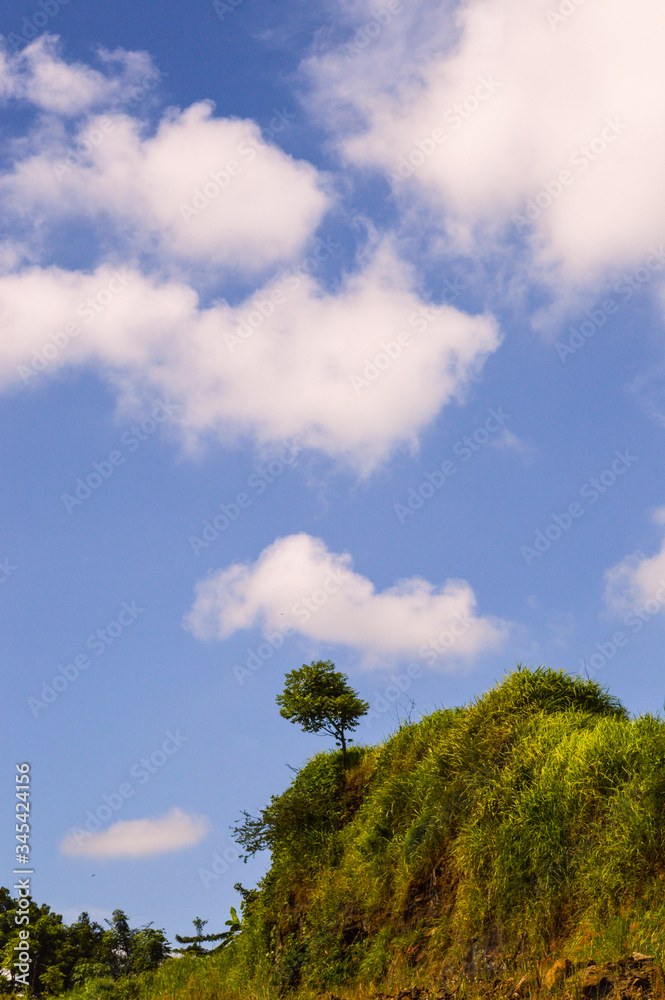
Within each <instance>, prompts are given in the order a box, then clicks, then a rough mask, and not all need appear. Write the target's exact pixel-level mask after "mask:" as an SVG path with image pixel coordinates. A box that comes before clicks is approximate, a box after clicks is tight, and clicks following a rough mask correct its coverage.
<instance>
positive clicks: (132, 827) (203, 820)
mask: <svg viewBox="0 0 665 1000" xmlns="http://www.w3.org/2000/svg"><path fill="white" fill-rule="evenodd" d="M209 832H210V821H209V820H208V818H207V817H206V816H194V815H188V814H187V813H184V812H182V811H181V810H180V809H177V808H175V807H174V808H173V809H171V811H170V812H168V813H166V815H165V816H161V817H159V818H158V819H130V820H123V819H119V820H118V821H117V822H116V823H113V824H112V825H111V826H109V827H108V829H106V830H100V831H99V832H98V833H89V832H88V831H87V830H80V829H77V828H74V829H73V830H70V832H69V833H68V834H67V835H66V837H65V838H64V839H63V841H62V843H61V845H60V849H61V851H62V853H63V854H68V855H69V856H70V857H78V858H98V859H100V860H108V859H111V858H114V859H115V858H148V857H153V856H154V855H156V854H168V853H170V852H171V851H181V850H183V848H185V847H194V846H195V845H196V844H200V843H201V841H202V840H203V839H204V837H206V836H207V835H208V833H209Z"/></svg>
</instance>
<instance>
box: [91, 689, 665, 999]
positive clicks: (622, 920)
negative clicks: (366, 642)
mask: <svg viewBox="0 0 665 1000" xmlns="http://www.w3.org/2000/svg"><path fill="white" fill-rule="evenodd" d="M240 838H241V840H242V841H243V842H244V844H245V847H246V849H247V850H248V851H249V852H252V851H254V850H257V849H259V848H262V847H269V848H270V850H271V852H272V864H271V868H270V871H269V872H268V874H267V875H266V877H265V878H264V879H263V881H262V882H261V884H260V885H259V887H258V889H257V890H256V891H255V892H252V893H247V894H246V899H245V902H244V904H243V931H242V933H241V934H240V935H239V937H238V939H237V940H236V941H234V942H233V943H232V944H231V945H230V946H229V947H228V948H227V949H226V951H225V952H224V953H222V954H220V955H219V956H215V957H214V958H205V959H198V960H197V959H191V960H190V959H189V958H187V959H180V960H177V961H176V960H173V961H169V962H168V963H166V965H165V966H164V967H163V968H162V969H161V970H160V971H159V972H158V973H156V974H155V975H153V976H152V977H151V978H150V982H147V981H146V982H145V983H144V985H143V987H142V995H143V996H144V997H145V1000H151V998H152V997H154V998H155V1000H156V998H157V997H160V998H161V997H166V996H169V997H171V996H178V997H183V998H184V997H187V998H188V1000H189V998H201V1000H204V998H211V1000H212V998H213V997H222V996H243V997H247V996H251V995H256V996H276V995H278V993H281V992H284V991H290V990H297V991H298V992H300V993H301V994H302V996H303V997H304V996H306V995H310V994H311V995H312V996H316V995H321V994H322V993H325V992H326V991H333V992H334V993H335V994H337V995H340V994H342V995H344V996H347V995H349V996H351V995H354V996H364V995H368V994H371V993H373V992H376V991H377V990H383V991H384V992H390V991H391V990H392V989H394V987H396V986H402V987H406V986H409V985H414V984H420V985H423V986H424V985H428V986H431V987H436V986H443V985H444V984H446V985H445V989H446V991H448V993H449V995H453V994H455V995H460V992H461V994H464V993H465V992H468V991H470V992H471V993H473V992H474V990H475V991H477V990H478V989H479V984H480V983H488V982H493V983H495V987H496V989H497V990H498V991H499V992H503V994H504V995H506V996H510V995H511V991H514V990H515V988H516V987H517V992H518V993H524V992H525V991H529V992H536V991H537V990H538V987H539V984H541V986H542V988H543V989H544V988H545V987H546V986H548V987H551V988H553V989H554V990H559V991H564V990H566V991H568V992H569V993H571V994H572V995H575V994H576V993H577V995H581V990H582V985H583V984H582V979H583V977H584V976H586V977H587V980H586V982H587V986H586V987H585V995H587V996H593V995H594V993H593V989H591V991H590V988H589V987H588V981H589V972H588V971H584V970H585V967H586V966H587V964H588V962H589V961H590V960H592V959H593V960H595V961H596V962H598V963H602V962H617V961H618V960H619V959H620V958H622V956H626V955H630V954H631V953H632V952H641V953H645V954H647V955H650V956H654V959H655V963H656V964H658V963H663V961H664V960H665V723H664V722H662V721H661V720H660V719H659V718H654V717H652V716H644V717H642V718H639V719H630V718H629V717H628V714H627V712H626V711H625V709H624V708H623V707H622V706H621V705H620V704H619V703H618V702H617V701H616V700H615V699H614V698H612V697H611V696H610V695H609V694H608V693H607V692H606V691H604V690H603V689H602V688H600V687H599V686H598V685H597V684H595V683H593V682H586V681H582V680H580V679H578V678H571V677H569V676H567V675H565V674H563V673H557V672H553V671H549V670H542V669H540V670H536V671H528V670H522V669H520V670H518V671H516V672H514V673H512V674H510V675H509V676H507V677H506V679H505V680H504V681H503V682H502V683H501V684H500V685H498V686H497V687H496V688H494V689H492V690H491V691H489V692H488V693H487V694H485V695H484V696H482V697H481V698H479V699H478V700H477V701H476V702H474V703H473V704H471V705H469V706H467V707H464V708H458V709H450V710H445V711H437V712H434V713H433V714H432V715H430V716H428V717H426V718H424V719H423V720H422V721H421V722H419V723H416V724H412V725H403V726H402V727H401V728H400V729H399V730H398V731H397V732H396V733H395V735H393V736H392V737H391V738H390V739H389V740H387V742H385V743H384V744H382V745H380V746H376V747H360V748H355V749H353V750H352V751H351V752H350V755H349V767H348V771H347V772H346V773H344V771H343V770H342V766H341V759H340V754H339V753H338V752H332V753H320V754H317V755H316V756H315V757H314V758H313V759H312V760H310V761H309V762H308V763H307V764H306V765H305V766H304V767H303V769H302V770H301V771H300V772H299V773H298V774H297V776H296V778H295V780H294V781H293V783H292V785H291V786H290V787H289V788H288V789H287V791H286V792H285V793H284V794H283V795H281V796H279V797H276V798H274V799H273V800H272V802H271V803H270V805H269V806H268V807H267V808H266V809H265V810H264V811H263V813H262V815H261V816H260V817H257V818H255V819H251V818H249V817H248V818H247V820H246V822H245V824H244V825H243V827H242V828H241V832H240ZM639 961H642V965H644V964H645V963H644V961H643V960H639ZM639 961H638V965H639ZM636 967H637V966H636ZM649 967H650V968H651V965H650V966H649ZM578 970H581V971H578ZM591 971H593V970H591ZM601 971H602V970H601ZM525 973H528V974H529V975H530V978H529V979H528V980H526V981H525V982H524V983H522V985H520V984H519V980H520V979H521V977H522V976H523V975H524V974H525ZM628 974H629V973H628V972H627V973H626V975H628ZM599 975H600V973H599ZM566 976H568V977H569V979H568V980H567V982H566V981H565V977H566ZM658 977H659V974H658V971H657V970H655V971H654V970H653V969H652V970H651V981H652V986H653V988H654V989H655V991H656V993H657V994H658V995H662V991H661V987H660V986H659V985H658V984H659V978H658ZM637 978H638V979H639V976H638V977H637ZM562 980H564V982H563V984H562ZM474 981H475V983H476V985H475V986H474V985H470V984H472V983H473V982H474ZM631 981H632V980H631ZM661 985H662V984H661ZM635 988H637V987H635ZM603 989H604V988H600V987H599V988H598V989H597V990H596V993H595V995H601V994H602V992H603ZM91 992H94V987H93V985H92V984H91V985H90V988H89V990H88V995H90V993H91ZM624 993H626V991H625V990H624ZM413 995H414V996H415V995H417V993H416V994H413ZM439 995H440V996H441V995H443V994H439ZM626 995H631V994H630V990H628V992H627V994H626Z"/></svg>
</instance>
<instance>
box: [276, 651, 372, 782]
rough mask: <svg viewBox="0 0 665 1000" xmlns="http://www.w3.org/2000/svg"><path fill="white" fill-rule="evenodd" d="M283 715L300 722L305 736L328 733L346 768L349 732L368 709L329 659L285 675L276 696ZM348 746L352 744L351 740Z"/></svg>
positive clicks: (291, 720) (366, 704)
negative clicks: (347, 735) (340, 752)
mask: <svg viewBox="0 0 665 1000" xmlns="http://www.w3.org/2000/svg"><path fill="white" fill-rule="evenodd" d="M277 704H278V705H280V706H281V707H280V713H279V714H280V715H282V716H283V717H284V718H285V719H289V721H290V722H297V723H299V725H301V726H302V728H303V729H304V731H305V732H306V733H328V735H329V736H333V737H334V739H335V742H336V743H337V744H338V746H341V748H342V764H343V766H344V768H346V744H347V737H346V733H347V732H349V731H350V730H352V729H355V728H356V726H357V725H358V722H359V721H360V719H361V718H362V717H363V715H366V714H367V712H368V710H369V703H368V702H366V701H361V699H360V698H359V697H358V695H357V693H356V692H355V691H354V690H353V688H352V687H351V686H350V685H349V683H348V678H347V676H346V674H342V673H340V672H339V671H337V670H335V664H334V663H332V662H331V661H330V660H318V661H317V662H316V663H314V662H312V663H311V664H310V665H309V666H307V664H305V663H303V665H302V667H300V669H299V670H291V671H290V673H288V674H287V675H286V686H285V688H284V691H283V693H282V694H278V695H277ZM348 742H349V743H351V742H352V741H351V740H350V739H349V740H348Z"/></svg>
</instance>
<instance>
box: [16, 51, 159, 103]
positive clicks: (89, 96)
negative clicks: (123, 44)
mask: <svg viewBox="0 0 665 1000" xmlns="http://www.w3.org/2000/svg"><path fill="white" fill-rule="evenodd" d="M99 57H100V60H101V62H102V63H103V64H104V66H105V69H106V70H107V72H103V73H102V72H100V71H99V70H96V69H92V68H91V67H90V66H87V65H86V64H85V63H68V62H66V61H65V60H64V59H63V58H62V57H61V55H60V53H59V45H58V39H57V37H56V36H54V35H41V36H40V37H39V38H37V39H36V40H35V41H34V42H31V43H30V44H29V45H26V47H25V48H24V49H22V50H21V52H20V53H18V54H17V55H14V56H10V55H8V54H7V53H6V52H1V51H0V98H4V99H7V98H14V99H15V100H22V101H27V102H29V103H31V104H34V105H35V106H36V107H38V108H40V109H41V110H43V111H48V112H53V113H55V114H59V115H79V114H81V113H82V112H85V111H88V110H89V109H91V108H93V107H99V106H104V107H112V106H113V105H114V104H117V103H120V102H122V101H126V100H128V99H131V98H132V95H133V93H134V88H136V87H137V86H142V87H145V86H146V84H149V83H151V82H152V81H155V80H156V79H157V76H158V74H157V71H156V69H155V67H154V65H153V62H152V60H151V58H150V56H149V55H148V54H147V53H146V52H127V51H125V50H124V49H117V50H116V51H114V52H107V51H104V50H103V51H101V52H100V53H99Z"/></svg>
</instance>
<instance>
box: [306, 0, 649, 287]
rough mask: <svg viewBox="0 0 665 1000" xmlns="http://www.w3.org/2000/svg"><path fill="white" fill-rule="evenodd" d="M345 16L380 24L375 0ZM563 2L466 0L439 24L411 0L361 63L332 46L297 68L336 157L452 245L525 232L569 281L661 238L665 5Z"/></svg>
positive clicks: (436, 9)
mask: <svg viewBox="0 0 665 1000" xmlns="http://www.w3.org/2000/svg"><path fill="white" fill-rule="evenodd" d="M342 6H343V8H344V9H345V10H346V11H347V13H348V10H349V7H350V6H351V8H352V10H353V12H354V16H355V18H356V23H357V24H361V22H362V21H363V20H365V21H367V20H368V19H370V18H371V17H372V16H374V17H375V18H376V17H377V13H376V10H375V8H376V3H374V0H371V2H370V0H367V2H366V3H364V4H363V3H357V2H354V3H353V4H352V5H349V3H348V2H345V0H343V2H342ZM449 6H450V5H445V7H447V8H449ZM560 6H562V5H560V4H559V3H557V2H556V0H552V2H549V3H535V4H534V3H533V0H464V2H462V3H460V4H459V5H458V6H457V8H456V11H455V23H454V24H451V16H450V10H448V12H447V13H446V10H445V9H444V5H443V4H442V3H440V2H433V3H432V2H430V0H420V2H416V3H414V4H410V5H409V10H408V12H406V13H404V14H400V15H395V16H394V17H393V18H392V21H391V23H388V24H386V25H385V27H381V28H380V30H378V29H376V28H375V30H374V31H373V33H372V40H371V43H370V44H368V45H367V47H366V48H365V50H364V51H363V53H362V55H360V54H356V53H354V52H353V51H352V50H350V48H349V46H348V45H346V46H342V47H341V48H339V49H336V50H334V51H332V52H329V53H327V54H323V55H321V54H317V56H316V57H315V58H314V59H312V60H310V62H309V63H308V70H309V72H310V74H311V75H312V78H313V79H314V80H315V81H316V82H317V84H318V97H317V100H318V106H319V111H320V113H321V114H322V116H323V117H324V118H325V119H326V120H327V121H328V124H329V125H330V127H331V129H332V130H333V131H334V132H335V133H336V137H337V142H338V145H339V148H340V149H341V150H342V152H343V154H344V155H345V157H346V158H347V161H348V162H351V163H354V164H356V165H359V166H366V167H374V168H379V169H382V170H384V171H386V172H387V173H388V174H389V175H391V176H392V177H393V178H394V184H393V186H394V190H395V192H396V193H398V194H399V195H400V196H403V197H404V198H410V197H412V196H413V195H414V194H415V195H417V196H418V198H419V199H420V202H421V205H426V206H427V208H428V210H429V211H431V210H432V208H438V210H439V213H440V217H441V218H442V220H444V221H445V226H446V229H447V233H448V236H449V238H450V242H451V245H453V246H456V247H457V248H460V247H461V248H463V249H464V250H467V251H470V250H471V249H472V248H473V249H478V247H479V246H481V245H482V241H483V240H484V241H485V246H487V245H489V243H488V240H489V237H490V236H495V237H498V236H499V235H500V234H501V235H502V236H503V238H508V239H509V240H510V239H511V238H514V237H515V236H517V235H521V236H524V237H527V238H531V240H532V244H533V248H534V251H535V253H536V257H537V259H538V261H539V263H540V265H541V266H542V267H543V269H544V270H549V269H552V268H554V269H555V270H556V269H559V268H560V272H559V273H560V274H561V275H562V276H563V277H564V278H565V279H567V280H569V281H571V282H573V283H574V282H585V281H591V280H593V279H594V278H596V277H598V276H599V275H600V274H601V273H602V272H603V270H604V269H611V268H615V267H619V266H623V265H626V264H629V263H632V264H634V263H639V262H640V261H641V260H642V259H643V258H645V257H646V256H647V254H648V253H649V247H650V245H651V244H652V243H659V242H660V241H661V240H663V239H664V238H665V194H664V192H663V186H662V181H661V178H662V173H663V165H664V160H665V65H664V64H663V60H662V52H661V47H660V39H661V38H662V36H663V32H664V31H665V8H663V6H662V4H661V3H660V2H659V0H638V2H637V4H636V5H632V6H631V7H627V6H626V5H625V4H624V3H621V0H607V2H605V3H602V4H597V3H592V2H588V3H584V4H578V5H567V6H566V10H567V11H568V13H567V14H566V15H565V16H562V15H560V14H558V10H559V7H560ZM552 12H554V16H553V14H552ZM416 18H417V19H418V20H419V21H420V24H421V30H424V29H425V28H426V29H427V31H428V34H429V38H428V39H427V41H424V39H423V37H422V34H421V35H420V37H417V36H415V35H414V34H413V30H412V29H413V23H414V19H416ZM407 43H408V44H407ZM396 81H399V82H396ZM436 130H439V132H438V134H437V136H435V138H433V136H434V133H435V131H436ZM562 171H567V174H568V179H567V180H566V182H565V183H564V184H562V183H561V182H560V180H559V177H560V174H561V172H562ZM400 173H401V174H402V175H404V176H405V177H406V175H407V174H410V175H411V176H410V177H406V179H404V180H402V179H401V178H400ZM557 185H558V186H557ZM548 186H549V197H548V190H547V188H548ZM530 199H534V200H535V199H537V202H536V203H535V208H534V209H533V210H532V211H531V215H532V216H533V218H532V220H527V222H526V225H523V224H522V223H519V222H517V221H516V220H515V218H514V217H515V216H522V217H525V216H526V214H527V206H528V202H529V200H530ZM548 202H549V204H548ZM541 206H542V207H541ZM532 222H533V228H532V225H531V223H532ZM543 273H544V271H543Z"/></svg>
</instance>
